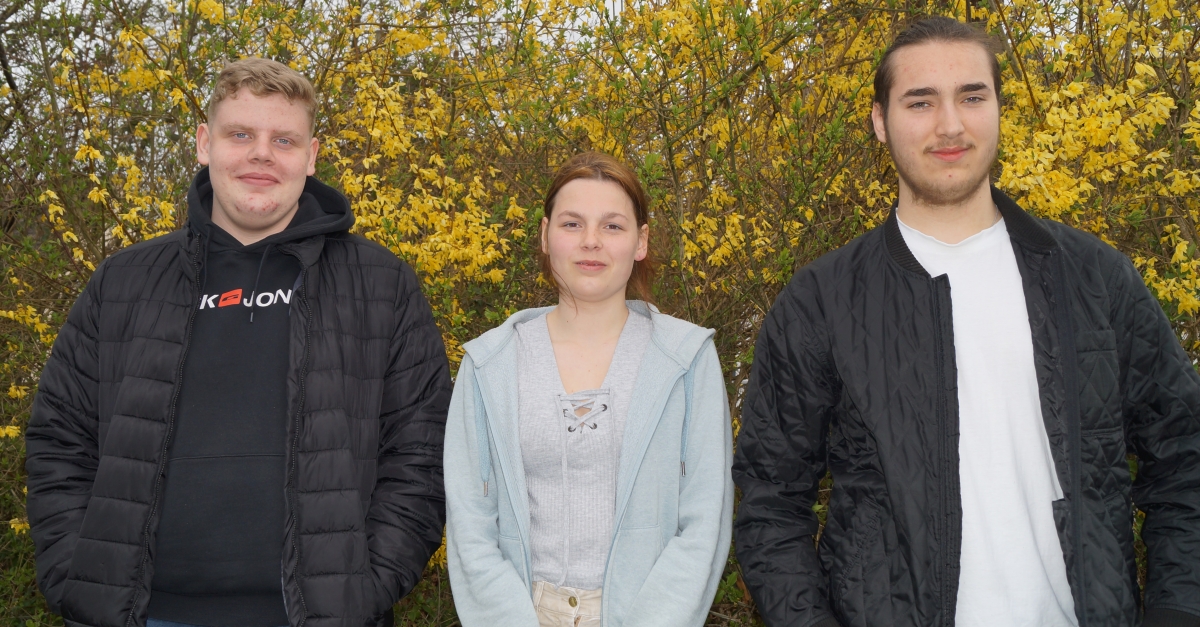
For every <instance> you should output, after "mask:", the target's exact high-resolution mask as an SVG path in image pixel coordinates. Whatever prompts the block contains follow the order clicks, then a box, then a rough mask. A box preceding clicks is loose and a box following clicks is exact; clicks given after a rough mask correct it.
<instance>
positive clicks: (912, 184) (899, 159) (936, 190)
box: [887, 141, 997, 207]
mask: <svg viewBox="0 0 1200 627" xmlns="http://www.w3.org/2000/svg"><path fill="white" fill-rule="evenodd" d="M976 146H978V145H976ZM887 147H888V152H889V153H891V155H892V163H893V164H895V166H896V175H897V176H899V177H900V180H901V181H902V182H903V183H904V185H905V186H906V187H908V189H909V191H910V192H911V193H912V196H913V201H914V202H915V203H917V204H919V205H924V206H927V207H952V206H957V205H961V204H963V203H964V202H966V201H967V200H968V199H970V198H971V197H972V196H974V195H975V194H976V193H978V192H979V189H980V188H981V187H986V186H987V184H988V175H989V174H990V172H991V169H992V164H993V163H995V162H996V154H997V147H996V146H992V147H991V154H990V155H986V157H987V158H986V159H984V160H983V163H985V164H987V165H986V166H984V167H981V168H979V171H978V172H967V173H966V174H967V176H965V177H963V178H960V179H958V180H956V181H946V182H942V181H937V180H925V179H922V178H921V177H920V176H919V175H917V174H916V172H915V170H916V169H917V168H915V167H910V164H909V162H908V160H907V159H906V158H905V157H903V156H901V155H899V154H897V152H896V150H894V149H893V147H892V143H891V142H890V141H889V142H887Z"/></svg>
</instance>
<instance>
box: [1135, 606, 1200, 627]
mask: <svg viewBox="0 0 1200 627" xmlns="http://www.w3.org/2000/svg"><path fill="white" fill-rule="evenodd" d="M1142 627H1200V616H1196V615H1195V614H1189V613H1187V612H1180V611H1179V610H1168V609H1165V608H1160V607H1150V608H1146V615H1145V617H1143V618H1142Z"/></svg>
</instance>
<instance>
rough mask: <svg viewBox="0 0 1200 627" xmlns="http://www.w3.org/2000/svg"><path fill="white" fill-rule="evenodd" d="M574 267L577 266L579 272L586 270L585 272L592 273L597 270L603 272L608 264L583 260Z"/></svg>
mask: <svg viewBox="0 0 1200 627" xmlns="http://www.w3.org/2000/svg"><path fill="white" fill-rule="evenodd" d="M575 265H576V266H578V267H579V269H580V270H586V271H592V272H595V271H597V270H603V269H605V268H607V267H608V264H606V263H604V262H602V261H596V260H594V259H585V260H583V261H576V262H575Z"/></svg>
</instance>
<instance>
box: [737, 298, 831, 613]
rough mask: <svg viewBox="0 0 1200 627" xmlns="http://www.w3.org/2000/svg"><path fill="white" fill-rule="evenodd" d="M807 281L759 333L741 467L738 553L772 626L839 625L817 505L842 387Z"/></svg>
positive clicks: (772, 313) (745, 406) (746, 407)
mask: <svg viewBox="0 0 1200 627" xmlns="http://www.w3.org/2000/svg"><path fill="white" fill-rule="evenodd" d="M799 280H802V277H797V280H793V282H792V284H791V285H789V286H788V288H787V289H785V290H784V291H783V293H781V294H780V296H779V298H778V299H776V301H775V305H774V306H773V307H772V308H771V311H770V312H769V313H768V314H767V317H766V320H764V322H763V326H762V330H761V331H760V332H759V335H758V342H757V344H756V345H755V352H754V364H753V366H752V368H751V371H750V382H749V384H748V386H747V389H746V397H745V401H744V404H743V409H742V427H741V431H740V432H739V434H738V441H737V445H738V446H737V453H736V455H735V457H734V465H733V477H734V481H735V482H736V483H737V485H738V487H739V488H741V491H742V500H741V504H740V506H739V508H738V515H737V521H736V523H735V527H736V531H737V533H736V540H735V542H734V545H735V548H736V550H737V558H738V562H739V563H740V564H741V566H742V574H743V577H744V579H745V581H746V584H747V587H748V588H749V590H750V594H751V596H752V597H754V601H755V603H756V604H757V605H758V611H759V613H760V614H761V615H762V618H763V621H764V622H765V623H766V624H767V625H768V626H769V627H810V626H812V625H820V626H821V627H825V626H827V625H831V626H833V625H837V623H836V621H835V620H834V618H833V614H832V611H831V609H830V607H829V603H828V601H827V599H828V594H827V591H828V581H827V577H826V574H825V573H824V571H823V570H822V568H821V564H820V562H819V561H818V558H817V552H816V547H815V546H814V540H813V539H814V537H815V535H816V533H817V529H818V525H819V523H818V519H817V515H816V513H815V512H814V511H813V505H814V504H815V503H816V501H817V489H818V487H819V485H820V482H821V479H822V478H823V477H824V476H825V472H826V465H827V463H826V446H827V443H828V433H829V421H830V417H831V415H832V413H833V408H834V407H835V405H836V402H837V399H838V396H839V394H840V383H839V381H838V380H837V376H836V374H835V373H834V372H833V368H832V365H831V362H830V356H829V349H828V347H827V342H826V339H825V338H826V335H825V330H824V322H823V315H822V314H821V312H820V311H819V309H818V300H817V299H816V298H815V297H814V296H812V295H811V294H809V293H808V292H807V291H806V290H803V289H802V286H801V284H800V283H799Z"/></svg>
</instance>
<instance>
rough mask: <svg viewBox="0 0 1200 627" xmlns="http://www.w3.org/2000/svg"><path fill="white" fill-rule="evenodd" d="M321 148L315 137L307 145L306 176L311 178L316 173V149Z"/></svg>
mask: <svg viewBox="0 0 1200 627" xmlns="http://www.w3.org/2000/svg"><path fill="white" fill-rule="evenodd" d="M320 147H321V142H319V141H317V138H316V137H313V138H312V142H311V143H310V144H309V145H308V175H309V176H312V175H314V174H316V173H317V149H318V148H320Z"/></svg>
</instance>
